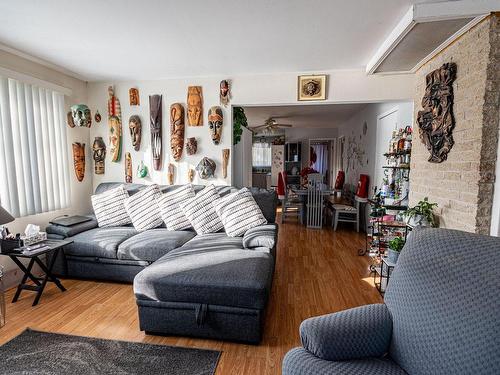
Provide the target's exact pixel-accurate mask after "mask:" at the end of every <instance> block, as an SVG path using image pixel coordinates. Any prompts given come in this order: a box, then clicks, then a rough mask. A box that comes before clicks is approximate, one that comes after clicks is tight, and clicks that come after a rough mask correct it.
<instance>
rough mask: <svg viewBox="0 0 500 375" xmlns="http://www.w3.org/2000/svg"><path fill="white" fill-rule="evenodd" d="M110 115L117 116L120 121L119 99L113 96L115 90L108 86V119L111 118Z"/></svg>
mask: <svg viewBox="0 0 500 375" xmlns="http://www.w3.org/2000/svg"><path fill="white" fill-rule="evenodd" d="M112 116H116V117H118V119H119V120H120V123H121V122H122V108H121V105H120V101H119V100H118V98H117V97H116V96H115V91H114V89H113V86H109V87H108V120H109V119H111V117H112Z"/></svg>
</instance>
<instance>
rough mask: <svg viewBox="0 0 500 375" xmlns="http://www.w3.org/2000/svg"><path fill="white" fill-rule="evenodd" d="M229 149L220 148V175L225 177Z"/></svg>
mask: <svg viewBox="0 0 500 375" xmlns="http://www.w3.org/2000/svg"><path fill="white" fill-rule="evenodd" d="M229 152H230V151H229V149H228V148H225V149H223V150H222V177H224V178H227V165H228V164H229Z"/></svg>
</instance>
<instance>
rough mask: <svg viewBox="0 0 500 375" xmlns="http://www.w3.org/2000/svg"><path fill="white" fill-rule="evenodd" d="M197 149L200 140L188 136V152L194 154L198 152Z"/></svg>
mask: <svg viewBox="0 0 500 375" xmlns="http://www.w3.org/2000/svg"><path fill="white" fill-rule="evenodd" d="M197 150H198V141H197V140H196V138H195V137H191V138H188V139H187V142H186V151H187V154H188V155H194V154H196V151H197Z"/></svg>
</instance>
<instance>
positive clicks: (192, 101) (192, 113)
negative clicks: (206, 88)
mask: <svg viewBox="0 0 500 375" xmlns="http://www.w3.org/2000/svg"><path fill="white" fill-rule="evenodd" d="M187 106H188V124H189V125H190V126H202V125H203V92H202V88H201V86H189V87H188V96H187Z"/></svg>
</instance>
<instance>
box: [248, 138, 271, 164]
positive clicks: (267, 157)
mask: <svg viewBox="0 0 500 375" xmlns="http://www.w3.org/2000/svg"><path fill="white" fill-rule="evenodd" d="M252 166H253V167H270V166H271V144H269V143H266V142H256V143H254V144H253V145H252Z"/></svg>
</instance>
